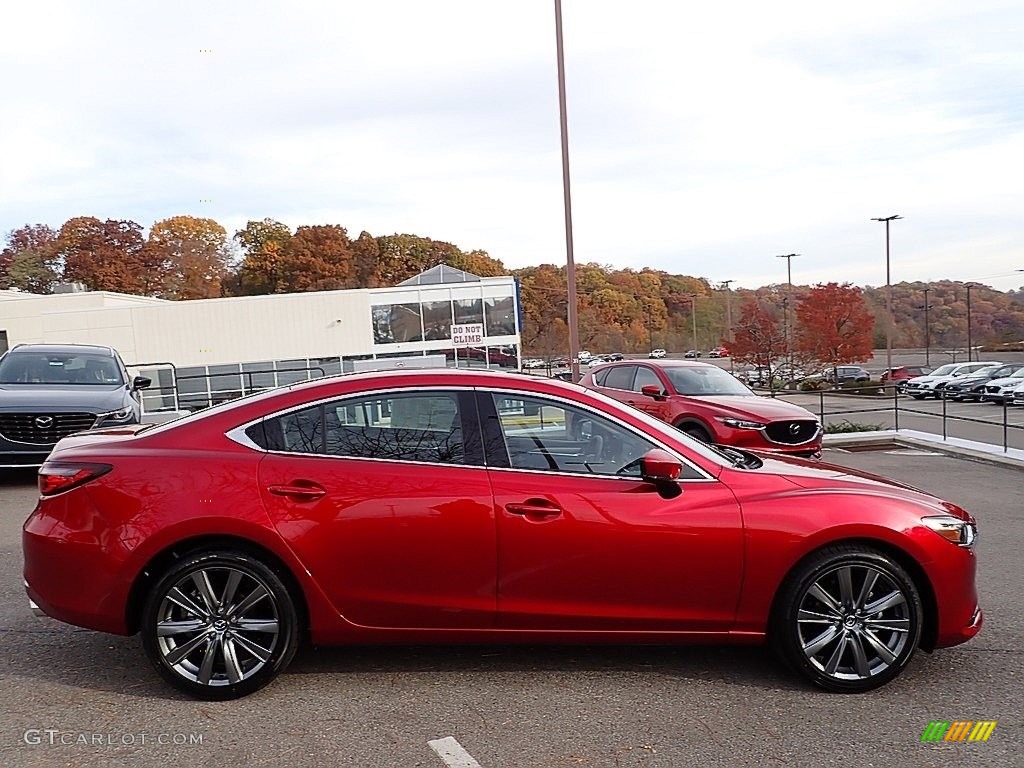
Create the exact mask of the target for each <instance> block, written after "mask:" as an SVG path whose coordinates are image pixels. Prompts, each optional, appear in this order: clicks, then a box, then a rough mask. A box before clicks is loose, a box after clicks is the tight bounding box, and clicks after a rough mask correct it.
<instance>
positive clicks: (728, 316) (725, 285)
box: [722, 280, 735, 344]
mask: <svg viewBox="0 0 1024 768" xmlns="http://www.w3.org/2000/svg"><path fill="white" fill-rule="evenodd" d="M733 282H735V281H733V280H723V281H722V290H723V291H725V338H726V341H728V342H729V343H730V344H731V343H732V290H731V289H730V288H729V285H730V284H731V283H733Z"/></svg>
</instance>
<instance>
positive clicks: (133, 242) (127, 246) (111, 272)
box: [55, 216, 163, 294]
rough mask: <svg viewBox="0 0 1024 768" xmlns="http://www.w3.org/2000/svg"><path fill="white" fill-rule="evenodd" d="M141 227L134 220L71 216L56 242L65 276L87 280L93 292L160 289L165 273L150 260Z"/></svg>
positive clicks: (149, 253) (61, 229)
mask: <svg viewBox="0 0 1024 768" xmlns="http://www.w3.org/2000/svg"><path fill="white" fill-rule="evenodd" d="M145 245H146V241H145V238H143V236H142V227H141V226H140V225H139V224H136V223H135V222H134V221H119V220H114V219H107V220H106V221H100V220H99V219H97V218H95V217H93V216H78V217H75V218H73V219H68V220H67V221H66V222H64V225H63V226H62V227H61V228H60V233H59V235H58V236H57V241H56V243H55V248H56V255H57V258H58V260H59V261H60V262H61V263H62V264H63V265H64V279H65V280H68V281H74V282H80V283H84V284H85V286H86V287H87V288H89V290H91V291H117V292H120V293H132V294H146V293H150V292H152V291H155V290H158V289H159V286H160V284H161V283H162V278H163V275H162V274H160V273H159V266H160V264H159V263H150V258H149V257H150V256H152V255H153V254H154V251H152V250H147V249H146V247H145Z"/></svg>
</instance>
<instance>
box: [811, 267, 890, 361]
mask: <svg viewBox="0 0 1024 768" xmlns="http://www.w3.org/2000/svg"><path fill="white" fill-rule="evenodd" d="M873 328H874V317H873V316H872V315H871V312H870V311H869V309H868V306H867V303H866V302H865V301H864V296H863V294H862V292H861V289H860V288H857V287H856V286H853V285H850V284H849V283H843V284H839V283H824V284H819V285H816V286H814V287H813V288H811V290H810V291H809V292H808V293H807V295H806V297H805V298H804V299H803V300H802V301H801V302H800V303H799V305H797V308H796V346H797V349H798V350H799V351H800V352H801V353H803V354H805V355H807V356H809V357H810V358H812V359H814V360H817V361H818V362H819V363H821V364H823V365H829V366H832V368H833V369H834V368H835V366H837V365H844V364H846V363H860V362H864V361H866V360H870V359H871V355H872V353H873V345H872V330H873Z"/></svg>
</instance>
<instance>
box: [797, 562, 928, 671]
mask: <svg viewBox="0 0 1024 768" xmlns="http://www.w3.org/2000/svg"><path fill="white" fill-rule="evenodd" d="M913 622H914V613H913V611H912V607H911V604H910V601H909V600H908V596H907V594H906V593H905V592H904V590H903V588H902V587H901V586H900V584H899V583H898V581H897V580H896V579H895V578H894V577H893V576H891V575H890V574H888V573H886V572H885V571H884V570H882V569H880V568H878V567H875V566H873V565H869V564H861V563H858V564H843V565H839V566H838V567H835V568H832V569H830V570H827V571H825V572H824V573H822V574H821V575H820V576H818V577H817V578H816V579H815V580H814V581H813V582H811V584H810V585H809V586H808V587H807V588H806V590H805V591H804V593H803V595H802V597H801V598H800V603H799V608H798V610H797V614H796V623H797V639H798V641H799V644H800V648H801V650H802V651H803V653H804V655H805V656H806V659H807V661H808V662H809V663H810V665H811V666H812V667H814V668H815V669H816V670H817V671H818V672H819V673H820V674H823V675H826V676H827V677H829V678H831V679H833V680H836V681H864V680H869V679H871V678H873V677H875V676H877V675H880V674H883V673H885V672H886V671H887V670H889V669H890V668H891V667H892V666H893V665H894V664H896V663H897V661H898V660H899V659H900V658H901V657H902V656H903V655H904V652H905V651H906V650H907V645H908V643H910V642H911V635H912V633H914V630H915V627H914V626H913Z"/></svg>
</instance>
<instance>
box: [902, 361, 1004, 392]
mask: <svg viewBox="0 0 1024 768" xmlns="http://www.w3.org/2000/svg"><path fill="white" fill-rule="evenodd" d="M999 364H1000V363H999V362H998V361H996V362H992V361H991V360H987V361H985V362H971V363H946V364H945V365H942V366H939V367H938V368H936V369H935V370H934V371H932V372H931V373H930V374H928V375H927V376H917V377H915V378H913V379H911V380H910V381H908V382H907V383H906V385H905V387H904V392H906V393H907V394H908V395H910V396H911V397H912V398H914V399H915V400H923V399H925V398H926V397H935V398H938V397H940V396H941V393H942V388H943V387H944V386H945V385H946V384H947V383H948V382H950V381H953V379H957V378H960V377H961V376H966V375H967V374H969V373H974V372H975V371H980V370H981V369H982V368H987V367H989V366H992V365H999Z"/></svg>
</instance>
